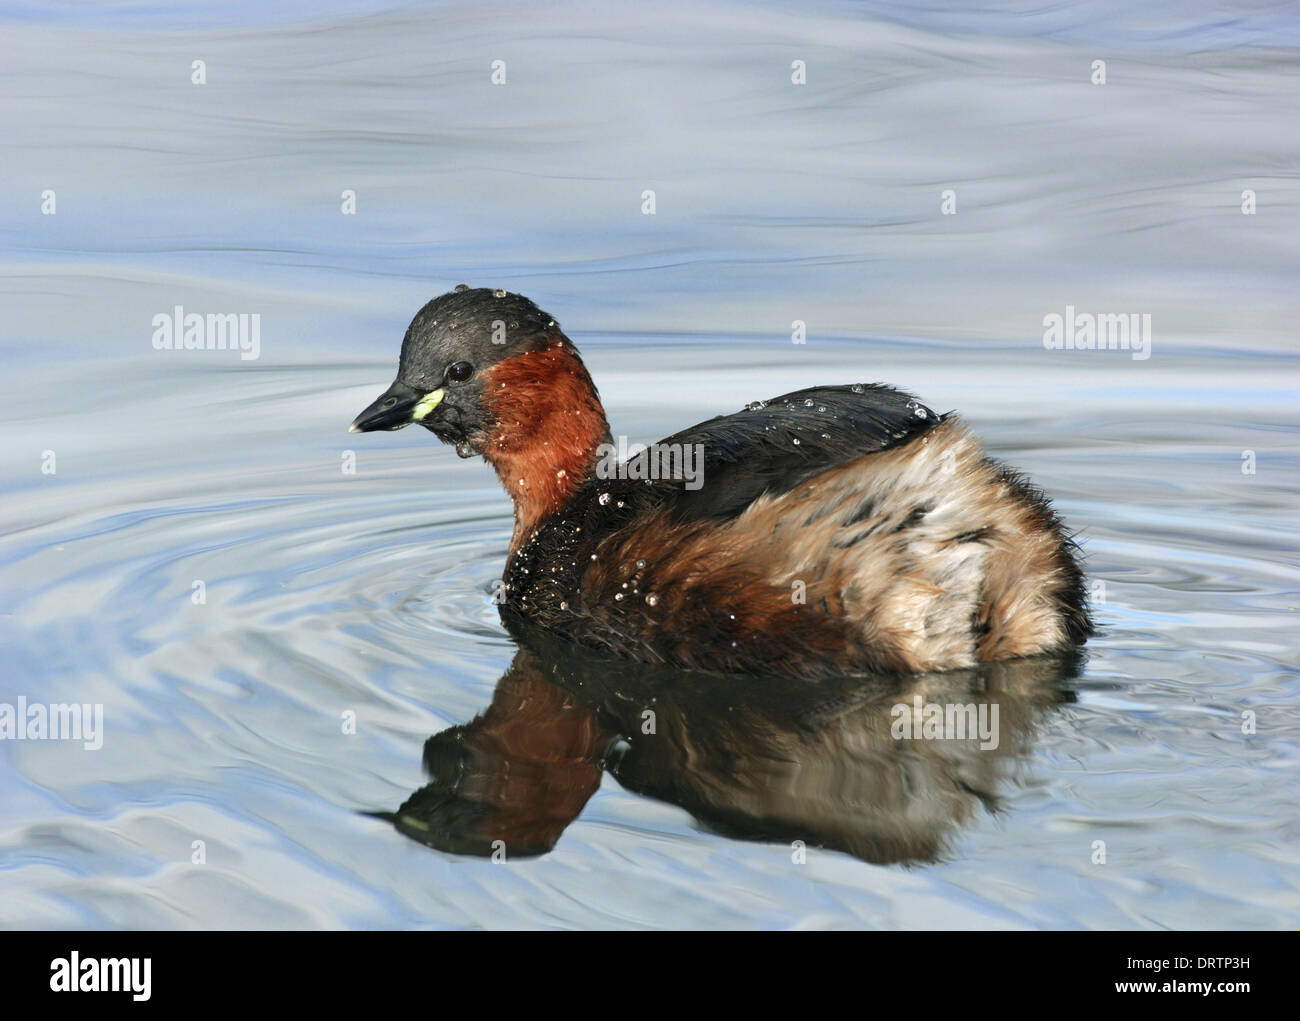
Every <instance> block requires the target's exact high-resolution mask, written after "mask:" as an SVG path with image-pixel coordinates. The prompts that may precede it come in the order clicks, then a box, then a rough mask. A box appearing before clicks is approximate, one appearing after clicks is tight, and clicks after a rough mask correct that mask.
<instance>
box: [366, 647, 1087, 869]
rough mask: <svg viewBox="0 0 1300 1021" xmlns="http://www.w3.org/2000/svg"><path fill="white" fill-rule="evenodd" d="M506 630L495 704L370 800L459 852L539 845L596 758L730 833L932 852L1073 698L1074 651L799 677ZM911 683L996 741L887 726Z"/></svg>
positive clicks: (573, 801) (992, 797) (987, 801)
mask: <svg viewBox="0 0 1300 1021" xmlns="http://www.w3.org/2000/svg"><path fill="white" fill-rule="evenodd" d="M517 637H520V639H521V646H520V649H519V652H518V654H517V655H516V656H515V659H514V662H513V663H512V664H511V665H510V669H509V670H507V671H506V673H505V674H504V676H502V678H501V680H500V681H499V682H498V683H497V687H496V692H495V693H494V695H493V698H492V704H491V705H490V706H489V707H488V708H487V710H486V711H485V712H483V713H482V714H481V715H479V716H478V717H476V718H475V719H474V720H472V721H470V722H469V723H466V724H462V725H460V726H455V727H451V728H449V729H447V730H444V731H442V732H441V733H439V734H434V735H433V736H432V737H430V738H429V740H428V742H427V743H426V744H425V750H424V759H425V767H426V769H427V771H428V773H429V775H430V777H431V778H432V780H431V782H430V783H429V784H428V785H427V786H425V787H423V788H421V789H420V790H418V791H416V792H415V793H414V794H412V795H411V797H410V798H409V799H407V801H406V803H405V804H403V805H402V807H401V808H400V809H398V811H397V812H395V813H392V814H384V815H383V817H384V818H387V819H390V820H391V821H392V822H393V824H394V825H395V826H396V827H397V828H398V830H400V831H401V832H402V833H405V834H406V835H407V836H409V837H412V838H413V839H415V840H418V841H420V842H421V843H423V844H427V845H428V846H430V847H435V848H438V849H440V850H444V851H450V852H454V853H458V854H470V855H490V854H493V853H494V852H496V853H497V854H499V855H500V854H504V855H505V856H506V857H508V858H509V857H519V856H527V855H537V854H544V853H546V852H547V851H550V850H551V849H552V848H553V847H554V846H555V844H556V841H558V840H559V838H560V836H561V834H562V833H563V832H564V830H565V827H567V826H568V825H569V823H570V822H572V821H573V820H574V819H576V818H577V816H578V814H579V813H580V812H581V811H582V808H583V806H584V805H585V804H586V803H587V800H588V799H589V798H590V797H591V795H592V794H593V793H595V791H596V788H597V787H598V786H599V785H600V778H601V773H602V771H603V770H609V771H610V773H612V774H613V775H614V776H615V777H616V778H617V779H618V781H619V783H620V784H622V785H623V787H624V788H626V789H627V790H630V791H635V792H637V793H638V794H643V795H646V796H648V797H652V798H657V799H659V800H662V801H667V802H670V803H672V804H675V805H680V806H681V807H683V808H685V809H686V810H687V811H689V812H690V813H691V814H692V815H693V816H694V817H695V818H696V819H697V820H699V822H700V823H702V824H703V825H705V826H706V827H708V828H709V829H711V830H713V831H715V832H718V833H721V834H724V835H727V836H730V837H735V838H739V839H744V840H762V841H780V842H787V843H788V842H793V841H796V840H798V841H803V842H804V844H805V845H806V846H809V847H827V848H834V849H836V850H840V851H844V852H846V853H848V854H851V855H854V856H855V857H857V858H860V859H862V860H864V861H868V862H874V863H881V864H884V863H892V862H908V863H922V862H928V861H933V860H935V859H936V858H938V857H940V856H941V855H942V854H943V852H944V850H945V847H946V842H947V840H948V838H949V836H950V835H951V834H952V833H953V832H954V831H956V830H957V829H958V828H959V827H960V826H961V825H963V824H964V823H965V822H966V821H967V820H969V819H971V818H972V817H974V816H975V815H976V814H977V813H978V812H979V811H982V810H988V811H996V810H997V808H998V788H999V785H1000V784H1001V783H1004V782H1006V777H1007V774H1008V773H1009V772H1010V770H1011V767H1012V764H1013V763H1014V761H1015V759H1016V758H1017V757H1018V756H1020V755H1023V754H1024V753H1025V752H1026V751H1027V750H1028V748H1029V745H1030V741H1031V739H1032V735H1033V733H1034V730H1035V726H1036V723H1037V721H1038V720H1039V718H1040V716H1041V714H1042V713H1044V712H1045V711H1048V710H1050V709H1052V708H1053V707H1054V706H1056V705H1059V704H1061V703H1062V702H1067V701H1072V700H1073V693H1072V691H1071V690H1070V688H1069V687H1068V683H1069V681H1070V679H1072V678H1073V677H1075V676H1076V675H1077V672H1078V664H1079V661H1078V658H1077V657H1073V656H1072V657H1068V658H1035V659H1028V660H1018V661H1012V662H1004V663H998V664H990V665H988V666H986V667H984V668H982V669H980V670H977V671H975V670H972V671H953V672H946V673H942V674H929V675H918V676H911V677H902V678H900V677H893V678H852V679H847V678H846V679H842V680H834V681H819V682H816V683H812V682H799V681H797V680H791V679H790V678H788V677H780V678H763V677H743V678H740V677H729V676H719V675H709V674H688V673H682V672H679V671H671V670H665V669H660V668H656V667H652V666H644V665H639V664H636V663H631V662H628V661H624V660H611V659H607V658H602V657H599V656H594V655H592V654H589V653H584V652H582V651H581V650H575V649H574V648H572V647H571V646H567V645H562V644H560V643H557V642H554V641H550V640H548V639H546V638H545V637H540V636H537V635H532V636H529V637H528V638H527V639H525V638H524V636H523V635H519V636H517ZM918 697H919V699H920V701H921V704H922V705H924V706H926V707H935V706H937V707H939V708H940V710H943V709H945V708H946V707H949V706H953V707H964V706H970V705H973V706H974V707H975V709H974V711H975V712H977V713H978V712H982V713H983V719H984V720H985V722H986V723H993V722H995V723H996V740H997V743H996V747H987V746H988V745H989V744H991V741H989V740H987V739H985V740H981V738H980V736H979V735H978V734H974V733H969V732H968V736H966V737H964V738H956V737H951V736H939V737H935V736H931V737H921V738H920V739H916V738H911V737H904V738H900V737H898V736H896V734H897V732H898V731H899V729H900V728H901V727H903V726H904V724H905V723H906V726H907V728H908V733H911V732H912V731H911V723H910V722H908V721H907V717H905V716H904V715H903V714H902V713H901V712H900V711H899V710H898V709H897V708H896V707H898V706H900V705H906V706H908V707H909V708H913V709H914V707H915V706H916V705H917V699H918ZM980 706H983V707H984V709H983V710H980V709H979V707H980ZM995 707H996V710H995ZM927 711H928V712H930V713H933V712H934V711H935V710H934V709H928V710H927ZM967 719H970V717H967ZM922 733H924V731H922ZM934 733H935V732H934V731H933V730H931V734H932V735H933V734H934ZM981 745H984V746H985V747H981Z"/></svg>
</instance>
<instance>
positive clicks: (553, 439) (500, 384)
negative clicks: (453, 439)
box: [483, 337, 610, 553]
mask: <svg viewBox="0 0 1300 1021" xmlns="http://www.w3.org/2000/svg"><path fill="white" fill-rule="evenodd" d="M483 402H484V405H485V407H486V410H487V411H488V413H489V414H490V415H491V417H492V419H493V421H494V423H495V424H494V425H493V427H492V429H491V430H490V432H489V433H488V437H487V444H486V447H485V449H484V451H483V456H484V457H486V458H487V460H488V461H489V462H490V463H491V464H492V466H493V467H494V468H495V469H496V471H497V476H498V477H499V478H500V479H501V484H502V485H503V486H505V488H506V492H507V493H509V494H510V497H511V499H512V500H513V501H514V504H515V531H514V535H513V536H512V538H511V540H510V552H511V553H513V552H514V551H515V550H517V549H519V547H520V546H522V545H523V544H524V543H525V542H527V541H528V539H529V537H530V536H531V535H532V533H533V532H534V531H535V530H536V529H537V528H538V527H539V526H540V525H541V524H542V523H543V522H545V521H546V519H547V518H549V517H550V516H551V515H552V514H554V513H555V512H556V511H557V510H559V509H560V508H561V507H563V506H564V505H565V504H566V503H567V502H568V500H569V498H570V497H571V496H572V495H573V493H574V491H575V490H576V489H577V488H578V486H579V485H581V484H582V482H583V480H584V479H585V478H586V477H587V476H588V475H589V474H590V472H591V471H592V468H593V466H594V465H595V463H596V458H597V447H599V446H600V444H602V443H607V442H609V438H610V437H609V423H608V422H606V421H605V409H604V408H602V407H601V406H600V398H599V396H598V395H597V393H596V387H595V385H594V384H593V383H592V381H591V376H590V375H588V373H587V367H586V366H585V365H583V364H582V359H581V358H579V357H578V353H577V351H575V350H574V349H573V347H572V346H571V345H569V344H568V343H566V342H565V341H564V340H563V339H561V338H558V337H557V338H553V339H552V341H551V343H550V344H549V345H548V346H547V347H546V348H544V349H542V350H540V351H529V352H527V353H526V354H522V355H516V356H515V357H513V358H507V359H506V360H505V361H503V362H500V363H498V364H497V365H495V366H494V367H493V368H492V369H491V370H490V371H489V373H488V376H487V379H486V381H485V383H484V393H483Z"/></svg>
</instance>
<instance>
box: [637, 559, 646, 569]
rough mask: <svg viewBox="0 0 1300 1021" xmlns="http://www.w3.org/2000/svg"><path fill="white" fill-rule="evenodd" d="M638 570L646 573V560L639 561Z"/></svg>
mask: <svg viewBox="0 0 1300 1021" xmlns="http://www.w3.org/2000/svg"><path fill="white" fill-rule="evenodd" d="M636 569H637V570H638V571H644V570H645V561H644V560H638V561H637V562H636Z"/></svg>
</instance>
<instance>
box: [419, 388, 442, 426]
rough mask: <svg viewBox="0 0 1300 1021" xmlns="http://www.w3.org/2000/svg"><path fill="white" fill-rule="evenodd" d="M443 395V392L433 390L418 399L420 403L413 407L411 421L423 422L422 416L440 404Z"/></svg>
mask: <svg viewBox="0 0 1300 1021" xmlns="http://www.w3.org/2000/svg"><path fill="white" fill-rule="evenodd" d="M443 393H445V391H443V390H435V391H433V393H431V394H425V395H424V397H422V398H421V399H420V403H419V404H417V405H416V406H415V410H414V411H412V412H411V421H412V422H423V421H424V416H425V415H427V414H428V413H429V412H430V411H432V410H433V409H434V408H436V407H437V406H438V405H439V404H441V403H442V395H443Z"/></svg>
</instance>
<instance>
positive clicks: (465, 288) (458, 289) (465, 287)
mask: <svg viewBox="0 0 1300 1021" xmlns="http://www.w3.org/2000/svg"><path fill="white" fill-rule="evenodd" d="M468 290H469V284H457V285H456V293H457V294H460V292H461V291H468Z"/></svg>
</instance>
